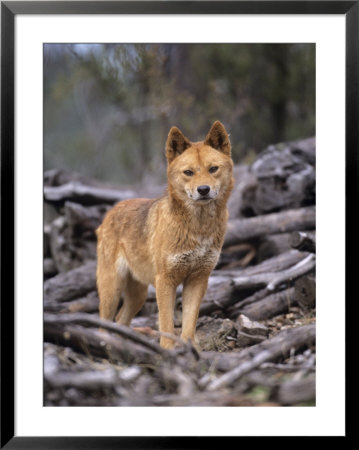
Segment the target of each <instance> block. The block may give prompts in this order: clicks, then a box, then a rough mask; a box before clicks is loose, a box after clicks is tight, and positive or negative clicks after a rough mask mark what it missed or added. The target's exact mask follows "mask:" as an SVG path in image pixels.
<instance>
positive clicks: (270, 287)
mask: <svg viewBox="0 0 359 450" xmlns="http://www.w3.org/2000/svg"><path fill="white" fill-rule="evenodd" d="M293 262H294V265H292V266H291V267H289V268H287V267H288V264H289V263H293ZM295 263H296V264H295ZM314 266H315V258H314V256H313V255H311V254H309V255H307V256H306V257H304V258H303V256H300V252H297V251H294V253H293V251H289V252H287V253H286V254H283V255H279V256H277V257H273V258H271V260H267V261H264V262H263V263H261V264H258V265H257V266H253V267H248V268H246V269H243V270H242V271H235V272H233V271H230V272H228V271H223V272H224V274H232V277H228V278H226V277H222V278H221V281H220V283H218V285H214V286H213V287H212V289H208V291H207V293H206V295H205V297H204V299H203V302H202V304H201V306H200V309H199V315H200V316H203V315H206V314H210V313H212V312H213V311H216V310H223V309H227V308H229V307H230V306H232V305H234V304H235V303H238V302H240V301H245V302H246V303H245V304H249V303H253V302H254V301H258V300H260V299H262V298H264V297H266V296H268V295H269V294H271V293H273V292H274V291H275V290H277V289H279V287H280V286H281V284H283V283H287V284H288V283H290V282H292V281H294V280H295V279H296V278H298V277H300V276H302V275H304V274H306V273H308V272H310V271H311V270H312V269H313V267H314ZM283 268H284V270H281V269H283ZM268 269H272V271H271V272H268ZM277 270H279V271H277ZM221 272H222V271H218V273H221ZM238 273H239V274H240V276H236V277H233V275H234V274H238ZM216 278H217V277H216V276H215V277H213V276H211V277H210V280H211V279H213V280H216ZM218 278H219V277H218ZM263 286H265V288H264V289H262V290H260V291H259V292H257V293H254V294H252V295H251V296H250V297H251V298H249V297H248V294H247V296H245V292H246V291H248V290H249V291H250V290H252V291H253V290H256V289H259V288H260V287H263ZM240 291H241V292H242V295H240V294H239V293H240ZM243 295H244V296H243Z"/></svg>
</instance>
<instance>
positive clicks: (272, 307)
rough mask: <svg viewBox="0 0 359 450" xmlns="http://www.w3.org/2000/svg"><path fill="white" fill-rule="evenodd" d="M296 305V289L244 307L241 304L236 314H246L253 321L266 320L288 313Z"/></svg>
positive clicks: (290, 289) (286, 290)
mask: <svg viewBox="0 0 359 450" xmlns="http://www.w3.org/2000/svg"><path fill="white" fill-rule="evenodd" d="M296 304H297V302H296V300H295V296H294V288H289V289H285V290H284V291H280V292H277V293H275V294H271V295H268V296H267V297H264V298H263V299H262V300H259V301H257V302H255V303H252V304H250V305H247V306H244V307H241V305H240V304H239V305H238V307H237V308H236V310H235V313H237V314H244V315H246V316H247V317H249V318H250V319H251V320H265V319H271V318H272V317H275V316H278V315H279V314H285V313H288V312H289V310H290V308H291V307H292V306H295V305H296ZM232 314H233V313H232Z"/></svg>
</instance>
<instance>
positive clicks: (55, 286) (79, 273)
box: [44, 261, 96, 304]
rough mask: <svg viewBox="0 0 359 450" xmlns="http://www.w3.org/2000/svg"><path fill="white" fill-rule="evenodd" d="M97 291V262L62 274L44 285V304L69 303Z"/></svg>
mask: <svg viewBox="0 0 359 450" xmlns="http://www.w3.org/2000/svg"><path fill="white" fill-rule="evenodd" d="M95 289H96V262H95V261H93V262H90V263H88V264H85V265H84V266H81V267H78V268H76V269H73V270H71V271H69V272H65V273H60V274H58V275H56V276H54V277H52V278H50V279H49V280H47V281H45V283H44V303H45V304H46V303H56V302H67V301H69V300H74V299H76V298H79V297H83V296H84V295H86V294H88V293H89V292H91V291H94V290H95Z"/></svg>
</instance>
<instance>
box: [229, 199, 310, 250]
mask: <svg viewBox="0 0 359 450" xmlns="http://www.w3.org/2000/svg"><path fill="white" fill-rule="evenodd" d="M314 228H315V207H314V206H308V207H305V208H298V209H290V210H287V211H283V212H279V213H272V214H265V215H261V216H256V217H251V218H249V219H233V220H229V221H228V225H227V231H226V235H225V237H224V243H223V246H224V247H228V246H230V245H234V244H239V243H242V242H246V241H249V240H251V239H255V238H260V237H263V236H265V235H268V234H277V233H287V232H289V231H296V230H313V229H314Z"/></svg>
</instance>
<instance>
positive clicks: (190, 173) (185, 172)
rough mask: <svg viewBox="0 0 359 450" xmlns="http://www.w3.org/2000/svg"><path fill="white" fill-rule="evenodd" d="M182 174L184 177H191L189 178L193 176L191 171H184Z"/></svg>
mask: <svg viewBox="0 0 359 450" xmlns="http://www.w3.org/2000/svg"><path fill="white" fill-rule="evenodd" d="M183 173H184V174H185V175H187V176H188V177H191V176H192V175H193V172H192V170H184V171H183Z"/></svg>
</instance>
